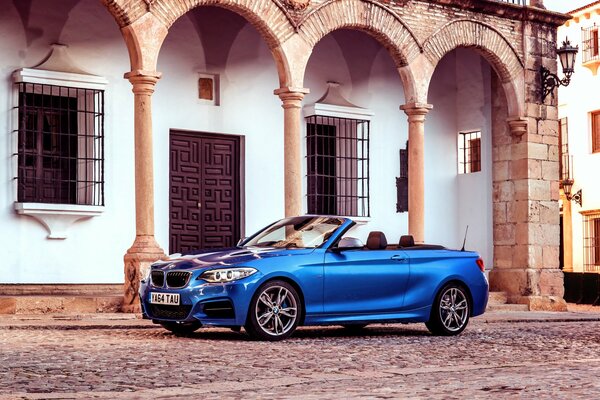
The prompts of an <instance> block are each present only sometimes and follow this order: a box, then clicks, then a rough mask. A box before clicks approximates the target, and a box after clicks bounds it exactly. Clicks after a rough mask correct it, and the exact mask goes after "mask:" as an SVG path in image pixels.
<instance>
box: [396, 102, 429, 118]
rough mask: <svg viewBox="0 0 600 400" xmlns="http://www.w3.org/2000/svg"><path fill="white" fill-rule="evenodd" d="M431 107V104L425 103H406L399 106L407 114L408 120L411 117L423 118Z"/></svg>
mask: <svg viewBox="0 0 600 400" xmlns="http://www.w3.org/2000/svg"><path fill="white" fill-rule="evenodd" d="M432 108H433V105H431V104H427V103H407V104H404V105H401V106H400V109H401V110H402V111H404V113H405V114H406V115H408V120H409V121H411V117H412V118H417V119H422V120H423V121H424V120H425V116H426V115H427V113H428V112H429V111H430V110H431V109H432Z"/></svg>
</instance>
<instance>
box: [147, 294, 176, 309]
mask: <svg viewBox="0 0 600 400" xmlns="http://www.w3.org/2000/svg"><path fill="white" fill-rule="evenodd" d="M150 303H152V304H170V305H175V306H178V305H179V294H178V293H157V292H152V293H150Z"/></svg>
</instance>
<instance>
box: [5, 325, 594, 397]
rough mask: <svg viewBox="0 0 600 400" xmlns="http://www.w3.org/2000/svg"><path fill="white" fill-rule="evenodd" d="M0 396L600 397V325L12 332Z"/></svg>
mask: <svg viewBox="0 0 600 400" xmlns="http://www.w3.org/2000/svg"><path fill="white" fill-rule="evenodd" d="M0 346H1V347H0V399H15V398H27V399H30V398H32V399H40V398H43V399H46V398H54V399H56V398H59V399H71V398H75V399H82V398H85V399H88V398H110V399H122V398H144V399H148V398H164V399H171V398H172V399H175V398H182V397H187V398H234V399H242V398H243V399H253V398H273V399H282V398H302V399H345V398H444V399H453V398H455V399H462V398H492V397H493V398H511V399H512V398H536V399H557V398H565V399H567V398H568V399H573V398H599V396H600V379H599V378H598V377H599V376H600V322H598V321H595V322H594V321H587V322H552V323H540V322H521V323H509V322H497V323H485V322H483V321H477V320H475V321H472V322H471V324H470V326H469V327H468V328H467V330H466V331H465V332H464V333H463V334H462V335H461V336H459V337H454V338H442V337H433V336H430V335H429V334H428V333H427V331H426V329H425V327H424V326H423V325H420V324H412V325H388V326H383V325H376V326H372V327H369V328H367V329H366V330H364V331H363V332H362V333H361V334H358V335H351V334H349V333H348V332H346V331H345V330H343V329H342V328H337V327H331V328H302V329H300V330H299V331H298V332H297V334H296V335H295V337H293V338H292V339H290V340H287V341H285V342H279V343H264V342H253V341H250V340H248V339H247V337H246V336H245V335H244V334H238V333H234V332H232V331H229V330H224V329H203V330H200V331H198V332H197V333H195V334H194V335H191V336H189V337H175V336H173V335H171V334H170V333H168V332H166V331H163V330H162V329H158V328H154V327H151V328H150V329H115V330H110V329H70V330H64V329H62V330H61V329H31V328H27V329H25V328H22V329H0Z"/></svg>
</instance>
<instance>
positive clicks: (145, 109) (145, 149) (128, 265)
mask: <svg viewBox="0 0 600 400" xmlns="http://www.w3.org/2000/svg"><path fill="white" fill-rule="evenodd" d="M125 78H126V79H129V81H130V82H131V84H132V85H133V93H134V104H135V107H134V134H135V230H136V236H135V240H134V242H133V245H132V246H131V248H130V249H129V250H127V254H125V295H124V301H123V311H124V312H139V311H140V304H139V298H138V289H139V282H140V279H141V278H142V277H143V276H144V274H145V273H146V272H147V271H148V268H149V267H150V264H152V263H153V262H154V261H156V260H158V259H161V258H164V257H165V253H164V251H163V249H161V248H160V246H159V245H158V243H157V242H156V240H155V239H154V172H153V157H152V93H154V86H155V85H156V82H157V81H158V79H159V78H160V74H159V73H157V72H155V71H139V70H137V71H132V72H129V73H127V74H125Z"/></svg>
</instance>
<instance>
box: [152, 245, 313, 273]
mask: <svg viewBox="0 0 600 400" xmlns="http://www.w3.org/2000/svg"><path fill="white" fill-rule="evenodd" d="M313 251H314V249H276V248H272V247H269V248H264V247H244V248H240V247H234V248H227V249H212V250H203V251H201V252H197V253H194V254H186V255H182V256H179V257H176V258H170V259H168V260H163V261H158V262H155V263H154V264H152V269H162V270H165V271H175V270H198V269H208V268H213V267H230V266H234V265H244V266H246V265H249V264H250V263H254V262H256V261H258V260H261V259H265V258H271V257H290V256H294V255H303V254H308V253H311V252H313Z"/></svg>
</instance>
